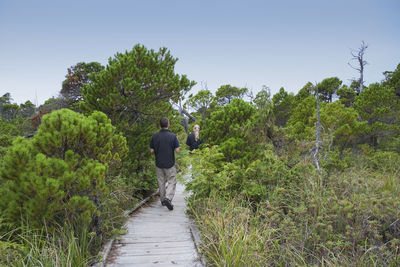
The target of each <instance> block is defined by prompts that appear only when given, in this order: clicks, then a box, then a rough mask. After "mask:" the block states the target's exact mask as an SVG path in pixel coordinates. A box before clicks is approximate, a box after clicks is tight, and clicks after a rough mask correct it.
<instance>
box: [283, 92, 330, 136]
mask: <svg viewBox="0 0 400 267" xmlns="http://www.w3.org/2000/svg"><path fill="white" fill-rule="evenodd" d="M316 103H317V102H316V99H315V97H314V96H313V95H309V96H308V97H307V98H304V99H303V100H302V101H301V102H300V103H298V104H297V106H296V108H295V109H294V110H293V114H292V116H290V118H289V120H288V122H287V131H288V137H289V138H293V139H305V140H313V139H314V136H315V133H314V131H313V128H312V127H313V125H314V121H315V114H316V110H317V104H316ZM322 106H323V105H322Z"/></svg>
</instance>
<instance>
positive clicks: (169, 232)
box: [106, 183, 203, 266]
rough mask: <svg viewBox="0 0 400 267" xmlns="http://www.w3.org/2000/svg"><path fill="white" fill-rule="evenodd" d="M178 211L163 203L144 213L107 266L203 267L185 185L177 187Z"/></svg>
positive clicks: (117, 244)
mask: <svg viewBox="0 0 400 267" xmlns="http://www.w3.org/2000/svg"><path fill="white" fill-rule="evenodd" d="M173 205H174V209H173V210H172V211H169V210H168V209H167V208H166V207H163V206H161V203H160V200H159V199H158V198H157V199H156V200H155V201H153V202H152V203H150V204H149V205H147V206H146V207H143V208H142V209H140V210H139V211H138V212H137V213H135V214H134V215H133V216H132V217H131V218H130V219H129V220H128V222H127V223H126V228H127V233H126V234H124V235H122V236H121V237H120V238H119V239H118V240H117V241H116V242H115V243H114V246H113V248H112V251H111V255H110V256H109V257H108V259H107V262H106V266H203V265H202V264H201V261H200V260H199V256H198V254H197V251H196V247H195V244H194V241H193V238H192V235H191V230H190V220H189V218H188V217H187V216H186V214H185V210H186V203H185V194H184V185H182V184H179V183H178V184H177V187H176V193H175V197H174V199H173Z"/></svg>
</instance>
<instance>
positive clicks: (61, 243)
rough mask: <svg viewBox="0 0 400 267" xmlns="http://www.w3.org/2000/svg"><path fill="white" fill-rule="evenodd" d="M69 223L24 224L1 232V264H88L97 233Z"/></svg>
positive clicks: (91, 257) (91, 259)
mask: <svg viewBox="0 0 400 267" xmlns="http://www.w3.org/2000/svg"><path fill="white" fill-rule="evenodd" d="M74 228H75V229H76V228H77V227H72V226H70V225H66V226H64V227H59V228H57V229H56V230H54V231H52V232H49V229H46V228H43V229H39V230H38V229H32V228H30V227H29V225H24V226H21V227H19V228H16V229H15V228H14V229H13V230H11V231H9V232H7V233H5V234H3V235H2V240H1V241H0V265H1V266H48V267H50V266H82V267H83V266H88V265H89V264H90V263H91V261H93V258H94V257H93V256H92V255H90V251H91V247H92V246H93V240H94V238H93V237H94V236H93V233H89V232H88V231H87V228H82V229H81V230H80V232H75V230H74Z"/></svg>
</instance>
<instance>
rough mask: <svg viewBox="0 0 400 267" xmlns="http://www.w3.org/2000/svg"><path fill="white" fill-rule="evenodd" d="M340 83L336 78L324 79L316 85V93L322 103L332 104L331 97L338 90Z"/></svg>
mask: <svg viewBox="0 0 400 267" xmlns="http://www.w3.org/2000/svg"><path fill="white" fill-rule="evenodd" d="M341 84H342V81H341V80H339V78H338V77H332V78H326V79H324V80H322V81H321V82H320V83H318V93H319V95H320V98H321V100H322V101H324V102H328V103H330V102H332V99H333V96H334V95H335V94H336V92H337V91H338V90H339V87H340V85H341Z"/></svg>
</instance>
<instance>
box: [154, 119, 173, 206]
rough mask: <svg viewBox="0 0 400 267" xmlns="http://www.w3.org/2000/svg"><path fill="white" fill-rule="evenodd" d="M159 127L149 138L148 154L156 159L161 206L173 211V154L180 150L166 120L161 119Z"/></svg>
mask: <svg viewBox="0 0 400 267" xmlns="http://www.w3.org/2000/svg"><path fill="white" fill-rule="evenodd" d="M160 126H161V130H160V131H159V132H158V133H156V134H154V135H153V137H152V138H151V142H150V152H151V153H154V154H155V157H156V173H157V178H158V188H159V190H160V200H161V204H162V205H163V206H167V208H168V209H169V210H173V209H174V206H173V205H172V203H171V201H172V199H173V197H174V195H175V187H176V168H175V152H179V151H180V148H179V142H178V138H176V135H175V134H173V133H171V132H170V130H169V126H170V123H169V120H168V118H161V120H160ZM167 183H168V184H167ZM166 184H167V185H166Z"/></svg>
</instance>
